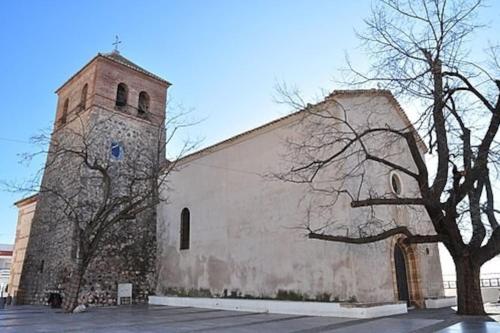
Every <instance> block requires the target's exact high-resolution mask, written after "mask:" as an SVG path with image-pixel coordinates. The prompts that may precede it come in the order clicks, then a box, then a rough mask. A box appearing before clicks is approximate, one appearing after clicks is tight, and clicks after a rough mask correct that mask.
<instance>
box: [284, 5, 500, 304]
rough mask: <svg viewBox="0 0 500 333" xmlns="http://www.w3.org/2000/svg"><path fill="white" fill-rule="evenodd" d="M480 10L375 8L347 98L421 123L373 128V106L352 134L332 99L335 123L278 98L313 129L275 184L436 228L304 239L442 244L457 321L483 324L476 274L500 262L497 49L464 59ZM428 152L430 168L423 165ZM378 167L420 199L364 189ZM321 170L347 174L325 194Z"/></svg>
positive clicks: (478, 29) (316, 232) (350, 70)
mask: <svg viewBox="0 0 500 333" xmlns="http://www.w3.org/2000/svg"><path fill="white" fill-rule="evenodd" d="M482 8H483V1H481V0H471V1H469V0H456V1H446V0H407V1H403V0H401V1H400V0H382V1H379V2H377V3H376V5H375V6H374V7H373V9H372V14H371V17H369V18H368V19H367V20H366V21H365V23H366V30H365V31H364V32H362V33H358V36H359V38H360V39H361V41H362V42H363V44H364V46H365V47H366V49H367V51H368V54H369V56H370V60H371V61H370V64H371V67H370V68H369V70H368V71H362V70H359V69H358V68H357V66H356V64H353V63H351V62H349V61H348V62H347V63H348V66H347V69H346V71H345V73H346V74H347V75H348V78H349V80H348V81H349V86H350V87H353V86H356V87H359V86H362V87H373V85H375V84H376V85H377V87H379V88H381V87H382V88H384V89H387V90H390V91H392V92H393V93H394V94H395V95H396V96H397V97H398V98H399V99H401V100H404V101H410V102H411V103H412V105H413V106H414V107H415V109H416V110H417V112H418V114H417V116H416V117H415V119H416V121H414V122H413V123H412V124H408V126H395V125H393V124H389V123H387V124H384V123H383V122H381V121H380V119H379V121H373V119H376V118H377V114H376V113H377V112H378V111H377V110H376V108H373V107H371V106H370V104H369V103H367V104H366V106H365V112H366V118H365V120H364V123H363V124H362V126H359V124H356V123H355V122H353V121H352V113H353V111H352V110H350V109H349V108H348V107H347V106H346V105H345V104H344V103H343V102H342V100H341V99H339V98H335V94H333V95H334V96H332V97H331V98H330V99H331V100H333V101H334V102H335V103H337V106H336V107H335V109H337V110H339V112H335V113H334V114H332V113H331V112H325V111H324V110H322V108H321V104H320V105H319V107H315V108H310V107H309V108H308V107H307V106H305V105H304V104H303V103H302V100H301V99H299V98H297V97H298V94H297V93H296V92H294V91H292V92H290V91H289V90H287V89H283V88H282V89H281V93H282V96H284V98H283V101H285V102H287V103H288V104H290V105H292V106H293V107H297V106H300V107H305V111H307V113H308V117H307V118H308V119H309V120H307V122H308V125H307V126H306V128H308V130H307V134H308V136H307V139H304V140H300V141H294V142H291V143H290V147H291V150H292V151H293V152H294V153H295V154H296V158H295V159H294V160H295V161H296V162H295V164H294V165H293V167H292V168H291V169H290V170H289V171H288V172H285V173H282V174H280V178H281V179H283V180H286V181H293V182H305V183H309V184H311V187H312V188H313V190H314V191H323V192H324V193H327V194H329V195H330V197H333V198H334V199H332V200H331V201H330V202H331V203H335V202H336V200H338V198H339V197H340V196H346V197H348V198H349V200H350V203H351V206H352V207H369V209H370V210H371V211H372V212H376V209H377V207H380V206H382V207H387V206H394V205H396V206H402V205H404V206H411V207H414V208H415V209H419V207H420V209H424V210H425V211H426V212H427V215H428V216H429V218H430V220H431V222H432V226H433V228H434V232H433V233H432V234H426V235H417V234H415V233H414V232H411V231H410V230H408V229H407V228H406V227H405V226H403V225H397V224H395V223H392V222H390V223H382V224H379V225H378V226H377V227H376V228H370V227H369V225H370V221H369V220H367V223H366V224H364V225H363V227H362V228H359V230H350V231H349V232H346V233H344V234H341V233H331V232H327V230H328V229H324V228H323V229H321V228H319V229H312V228H309V236H310V237H311V238H317V239H323V240H330V241H341V242H348V243H355V244H362V243H369V242H374V241H379V240H382V239H385V238H387V237H390V236H393V235H396V234H404V235H406V236H407V238H406V241H407V242H410V243H411V242H429V241H441V242H443V244H444V245H445V246H446V247H447V249H448V250H449V251H450V253H451V255H452V257H453V258H454V261H455V264H456V267H457V279H458V280H457V285H458V294H459V297H458V298H459V312H461V313H464V314H479V313H483V306H482V300H481V294H480V291H479V290H480V286H479V268H480V267H481V265H482V264H484V263H485V262H486V261H488V260H490V259H492V258H493V257H494V256H496V255H498V254H499V253H500V228H499V227H498V217H499V216H500V215H499V214H500V211H499V210H498V209H497V208H496V207H495V203H496V201H495V198H494V196H495V192H496V191H495V188H496V186H497V185H498V176H499V173H498V171H499V170H498V167H499V156H500V150H499V148H500V146H499V137H498V128H499V125H500V94H499V91H500V75H499V74H500V61H499V58H498V57H499V56H498V54H499V52H498V51H499V48H498V46H494V45H484V47H485V48H484V49H478V48H477V47H476V48H471V45H473V44H471V41H473V39H474V38H476V37H477V36H479V34H480V33H482V32H485V31H486V32H487V30H485V29H482V28H484V26H483V25H482V24H480V23H478V17H477V15H478V13H479V11H480V10H481V9H482ZM337 95H338V94H337ZM327 100H328V98H327ZM323 109H325V108H323ZM374 142H376V144H375V145H373V143H374ZM423 143H425V145H426V146H427V149H428V154H429V155H428V156H429V157H430V160H431V162H432V161H434V160H435V162H436V163H429V164H426V163H425V161H424V159H423V156H422V153H421V152H422V144H423ZM401 144H404V150H406V151H408V152H409V153H410V155H411V158H410V159H409V161H406V160H403V159H402V158H399V159H398V158H397V157H396V156H397V155H395V154H397V153H398V151H397V149H396V148H395V147H399V146H401ZM381 145H382V146H384V149H380V148H381ZM348 161H349V162H348ZM407 162H409V163H407ZM375 164H376V165H379V166H383V167H385V168H386V170H387V172H390V171H391V170H394V171H397V172H399V173H400V174H403V175H404V177H407V178H408V179H411V180H412V181H414V182H416V184H417V185H418V189H419V190H418V192H417V193H405V194H404V195H403V196H399V195H397V196H394V195H387V193H377V192H376V191H372V190H370V189H369V188H368V187H367V185H366V184H365V183H366V179H365V178H366V177H365V175H366V174H367V172H371V171H372V170H374V169H373V166H374V165H375ZM346 165H347V168H346ZM326 168H337V169H338V170H343V171H342V172H340V173H341V175H339V177H338V179H330V180H331V181H330V182H327V184H328V186H325V185H321V184H320V183H321V181H319V179H320V178H321V173H322V170H324V169H326ZM348 183H350V184H348ZM318 184H320V185H318ZM363 209H364V208H363ZM330 230H331V229H330ZM367 230H368V231H367Z"/></svg>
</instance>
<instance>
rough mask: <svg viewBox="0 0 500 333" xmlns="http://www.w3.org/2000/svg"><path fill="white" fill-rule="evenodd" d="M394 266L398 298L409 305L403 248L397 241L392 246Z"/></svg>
mask: <svg viewBox="0 0 500 333" xmlns="http://www.w3.org/2000/svg"><path fill="white" fill-rule="evenodd" d="M394 266H395V269H396V285H397V288H398V289H397V292H398V300H400V301H406V304H407V305H408V306H410V292H409V288H408V275H407V269H406V266H407V265H406V259H405V255H404V253H403V249H402V248H401V246H400V245H399V244H398V243H396V244H395V246H394Z"/></svg>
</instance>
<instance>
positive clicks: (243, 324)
mask: <svg viewBox="0 0 500 333" xmlns="http://www.w3.org/2000/svg"><path fill="white" fill-rule="evenodd" d="M488 311H489V312H490V316H488V317H460V316H457V315H455V314H454V312H453V311H452V310H451V309H439V310H412V311H410V312H409V313H408V314H405V315H397V316H390V317H385V318H378V319H365V320H359V319H349V318H331V317H309V316H296V315H281V314H269V313H251V312H236V311H223V310H215V309H200V308H191V307H169V306H148V305H133V306H120V307H105V308H90V309H89V311H87V312H85V313H80V314H64V313H62V312H61V310H60V309H51V308H49V307H44V306H28V305H25V306H11V307H7V308H5V309H3V310H0V332H2V333H10V332H16V333H23V332H26V333H28V332H29V333H34V332H165V333H170V332H234V333H240V332H241V333H243V332H295V333H313V332H343V333H359V332H369V333H371V332H373V333H378V332H380V333H405V332H413V333H424V332H440V333H459V332H467V333H486V332H488V333H492V332H497V333H498V332H500V324H499V323H498V321H500V307H488Z"/></svg>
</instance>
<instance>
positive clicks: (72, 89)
mask: <svg viewBox="0 0 500 333" xmlns="http://www.w3.org/2000/svg"><path fill="white" fill-rule="evenodd" d="M169 86H170V83H169V82H168V81H166V80H164V79H162V78H160V77H158V76H156V75H154V74H152V73H151V72H149V71H147V70H145V69H143V68H141V67H139V66H138V65H136V64H134V63H133V62H131V61H130V60H128V59H127V58H125V57H123V56H122V55H120V54H119V53H118V52H116V51H114V52H112V53H106V54H101V53H98V54H97V55H96V56H95V57H94V58H93V59H92V60H90V61H89V62H88V63H87V64H86V65H85V66H84V67H83V68H82V69H81V70H80V71H78V72H77V73H76V74H75V75H73V76H72V77H71V78H69V79H68V80H67V81H66V82H65V83H64V84H63V85H62V86H61V87H60V88H59V89H57V91H56V93H57V95H58V97H59V98H58V103H57V112H56V119H55V124H54V128H55V129H58V128H60V127H61V126H64V125H65V124H66V123H68V122H70V121H71V120H73V119H75V118H76V117H77V116H78V115H80V114H81V113H83V112H86V111H87V110H89V109H91V108H92V107H94V106H97V107H100V108H103V109H105V110H108V111H113V112H119V113H120V114H122V115H127V116H129V117H132V118H136V119H138V120H140V121H146V122H151V123H152V124H154V125H157V126H158V125H161V124H162V123H163V122H164V119H165V108H166V98H167V88H168V87H169ZM119 90H120V91H119ZM117 99H120V100H117Z"/></svg>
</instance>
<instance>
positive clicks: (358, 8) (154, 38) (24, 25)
mask: <svg viewBox="0 0 500 333" xmlns="http://www.w3.org/2000/svg"><path fill="white" fill-rule="evenodd" d="M339 4H340V2H336V1H210V2H202V1H175V2H174V1H142V2H136V1H124V0H122V1H87V2H84V3H82V2H75V1H8V2H3V3H2V5H1V9H0V41H1V45H2V46H1V48H2V52H0V73H1V76H0V77H1V79H0V98H1V100H2V101H3V105H2V108H1V109H2V115H3V116H4V117H3V120H2V121H1V122H0V156H1V163H0V180H23V179H26V178H29V177H30V176H31V175H32V174H33V172H35V171H36V167H38V166H39V165H32V166H31V167H26V166H24V165H21V164H19V163H18V161H19V156H18V154H19V153H23V152H27V151H33V147H32V146H31V145H30V144H28V143H27V142H28V141H29V138H30V137H31V136H32V135H34V134H37V133H39V132H40V130H42V129H48V128H50V127H51V125H52V122H53V119H54V112H55V105H56V95H55V94H54V91H55V89H57V88H58V87H59V86H60V85H61V84H62V83H63V82H64V81H65V80H66V79H67V78H68V77H69V76H71V75H72V74H73V73H74V72H76V71H77V70H78V69H79V68H80V67H81V66H83V65H84V64H85V63H86V62H87V61H89V60H90V59H91V58H92V57H93V56H94V55H95V54H96V53H97V52H109V51H111V50H112V45H111V44H112V43H113V41H114V37H115V35H116V34H118V35H119V36H120V39H121V40H122V41H123V43H122V44H121V45H120V50H121V53H122V54H123V55H124V56H126V57H128V58H129V59H131V60H132V61H134V62H136V63H137V64H139V65H141V66H143V67H145V68H147V69H148V70H150V71H152V72H154V73H156V74H158V75H160V76H162V77H164V78H166V79H167V80H169V81H170V82H172V83H173V86H172V87H171V89H170V90H169V97H170V98H171V100H172V102H173V103H172V104H173V105H177V104H182V105H183V106H184V107H185V108H188V109H193V112H192V115H193V117H194V118H196V119H204V121H202V122H201V123H200V124H199V125H197V126H196V127H194V128H191V129H189V133H185V134H184V135H186V136H187V135H189V136H192V137H199V138H203V143H202V144H203V145H209V144H212V143H215V142H217V141H219V140H222V139H225V138H227V137H229V136H231V135H234V134H237V133H239V132H241V131H244V130H247V129H250V128H253V127H255V126H258V125H259V124H262V123H264V122H267V121H270V120H272V119H274V118H276V117H278V116H281V115H283V114H284V113H286V112H287V111H288V110H287V109H286V108H284V107H281V106H279V105H277V104H276V103H275V102H274V101H273V94H274V86H275V84H276V82H277V81H285V82H288V83H292V84H296V85H298V86H299V87H301V88H302V89H303V90H304V93H305V94H306V95H309V96H313V95H315V94H319V93H320V91H321V89H322V88H324V89H328V90H330V89H332V88H333V82H332V77H333V75H334V74H335V72H336V70H337V69H338V68H339V67H340V66H342V64H343V60H344V52H345V51H347V50H351V51H352V50H354V49H355V47H356V45H357V41H356V40H355V36H354V30H353V27H355V26H358V27H359V26H361V23H362V19H363V17H365V16H366V15H367V14H368V12H369V8H370V2H369V1H351V2H348V3H345V4H344V3H342V5H339ZM19 196H20V194H19V193H17V194H12V193H4V192H1V193H0V226H1V227H0V243H11V242H13V240H14V234H15V224H16V218H17V215H16V214H17V212H16V209H15V207H14V206H13V205H12V203H13V202H14V201H15V200H17V199H19Z"/></svg>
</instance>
